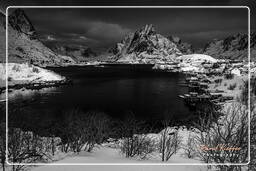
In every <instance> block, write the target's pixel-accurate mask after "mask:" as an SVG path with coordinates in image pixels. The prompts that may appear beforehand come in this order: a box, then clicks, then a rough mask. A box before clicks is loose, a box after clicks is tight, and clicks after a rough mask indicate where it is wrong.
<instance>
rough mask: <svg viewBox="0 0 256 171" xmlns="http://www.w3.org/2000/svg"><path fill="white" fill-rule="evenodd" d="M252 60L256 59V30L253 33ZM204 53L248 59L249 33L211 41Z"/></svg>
mask: <svg viewBox="0 0 256 171" xmlns="http://www.w3.org/2000/svg"><path fill="white" fill-rule="evenodd" d="M250 42H251V46H250V48H251V60H252V61H255V60H256V32H253V33H251V41H250ZM203 53H204V54H207V55H210V56H212V57H215V58H218V59H231V60H248V35H247V34H236V35H233V36H229V37H227V38H225V39H223V40H214V41H212V42H209V43H208V44H207V45H206V46H205V48H204V49H203Z"/></svg>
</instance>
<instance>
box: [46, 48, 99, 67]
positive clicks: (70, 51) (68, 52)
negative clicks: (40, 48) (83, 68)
mask: <svg viewBox="0 0 256 171" xmlns="http://www.w3.org/2000/svg"><path fill="white" fill-rule="evenodd" d="M49 48H50V49H51V50H53V51H54V52H56V53H58V54H60V55H64V56H70V57H71V58H73V59H74V60H75V61H76V62H78V63H79V62H85V61H88V59H90V58H94V57H96V56H97V54H96V53H95V52H94V51H93V50H92V49H91V48H89V47H86V46H76V45H60V44H54V45H52V46H49Z"/></svg>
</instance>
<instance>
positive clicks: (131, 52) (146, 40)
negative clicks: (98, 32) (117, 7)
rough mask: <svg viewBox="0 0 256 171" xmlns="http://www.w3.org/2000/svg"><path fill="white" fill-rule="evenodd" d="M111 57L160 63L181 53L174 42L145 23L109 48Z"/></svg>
mask: <svg viewBox="0 0 256 171" xmlns="http://www.w3.org/2000/svg"><path fill="white" fill-rule="evenodd" d="M110 52H111V53H112V54H113V55H112V57H111V59H112V60H115V61H118V62H124V63H162V62H170V61H173V60H174V59H175V58H176V57H177V56H180V55H182V53H181V52H180V50H179V49H178V48H177V46H176V44H175V43H173V42H172V41H170V40H169V39H168V38H166V37H164V36H162V35H160V34H157V33H156V31H155V28H154V27H153V26H152V25H146V26H144V27H142V28H141V29H139V30H137V31H136V32H135V33H130V34H129V35H127V36H126V37H125V38H124V39H123V40H122V41H121V42H120V43H117V44H116V46H115V47H114V48H112V49H111V50H110Z"/></svg>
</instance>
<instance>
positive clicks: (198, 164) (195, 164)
mask: <svg viewBox="0 0 256 171" xmlns="http://www.w3.org/2000/svg"><path fill="white" fill-rule="evenodd" d="M11 8H42V9H43V8H56V9H57V8H81V9H82V8H95V9H96V8H152V9H153V8H181V9H182V8H184V9H185V8H224V9H225V8H227V9H228V8H241V9H247V10H248V20H247V21H248V33H247V34H248V90H249V91H248V162H247V163H10V162H9V161H8V79H7V78H8V10H9V9H11ZM250 13H251V12H250V8H249V7H248V6H8V7H7V8H6V61H5V62H6V149H5V150H6V163H7V164H8V165H12V166H19V165H24V166H45V165H53V166H58V165H60V166H64V165H68V166H71V165H74V166H79V165H80V166H83V165H84V166H86V165H87V166H88V165H92V166H93V165H94V166H98V165H111V166H113V165H119V166H121V165H124V166H129V165H138V166H157V165H159V166H172V165H175V166H182V165H191V166H232V165H233V166H246V165H248V164H249V163H250V160H251V158H250V150H251V149H250V148H251V145H250V131H251V130H250V116H251V111H250V78H251V73H250V72H251V66H250V59H251V58H250V44H251V42H250V37H251V35H250V27H251V23H250V22H251V20H250Z"/></svg>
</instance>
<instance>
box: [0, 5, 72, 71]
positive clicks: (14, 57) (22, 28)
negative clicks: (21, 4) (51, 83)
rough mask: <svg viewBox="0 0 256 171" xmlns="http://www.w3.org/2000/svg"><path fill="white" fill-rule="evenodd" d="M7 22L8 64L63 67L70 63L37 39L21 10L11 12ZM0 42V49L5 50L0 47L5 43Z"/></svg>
mask: <svg viewBox="0 0 256 171" xmlns="http://www.w3.org/2000/svg"><path fill="white" fill-rule="evenodd" d="M4 17H5V16H4ZM8 20H9V25H8V62H14V63H24V62H29V63H31V64H35V65H39V66H49V65H63V64H64V63H67V62H68V63H70V62H72V60H71V59H69V58H67V57H65V58H63V57H62V56H60V55H57V54H56V53H54V52H53V51H52V50H50V49H49V48H47V47H46V46H45V45H44V44H43V43H42V42H41V41H40V40H39V39H38V38H37V34H36V30H35V28H34V27H33V25H32V24H31V22H30V20H29V19H28V17H27V16H26V14H25V12H24V11H23V10H21V9H17V10H15V11H13V12H12V13H11V14H10V15H9V16H8ZM0 32H1V33H2V32H5V27H4V25H1V27H0ZM1 35H2V34H1ZM4 35H5V34H4ZM4 37H5V36H4ZM0 41H1V42H0V43H1V49H2V48H4V49H5V47H4V46H3V45H2V44H5V41H4V40H2V39H1V40H0ZM1 61H2V62H4V61H5V55H3V54H1Z"/></svg>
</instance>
